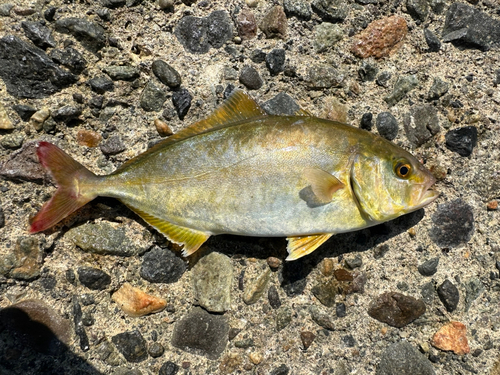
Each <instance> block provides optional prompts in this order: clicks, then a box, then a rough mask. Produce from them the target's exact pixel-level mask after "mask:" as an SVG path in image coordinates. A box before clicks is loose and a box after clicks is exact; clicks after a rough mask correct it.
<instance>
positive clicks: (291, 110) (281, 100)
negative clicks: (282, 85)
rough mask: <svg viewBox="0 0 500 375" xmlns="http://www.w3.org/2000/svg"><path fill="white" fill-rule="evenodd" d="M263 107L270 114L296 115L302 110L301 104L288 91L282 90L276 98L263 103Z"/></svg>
mask: <svg viewBox="0 0 500 375" xmlns="http://www.w3.org/2000/svg"><path fill="white" fill-rule="evenodd" d="M262 109H263V110H264V111H266V112H267V113H268V114H270V115H281V116H283V115H288V116H291V115H294V114H296V113H297V111H299V110H300V107H299V105H298V104H297V103H296V102H295V100H293V98H292V97H291V96H290V95H288V94H287V93H284V92H280V93H279V94H278V95H276V96H275V97H274V98H272V99H270V100H268V101H267V102H265V103H264V104H262Z"/></svg>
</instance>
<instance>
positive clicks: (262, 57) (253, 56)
mask: <svg viewBox="0 0 500 375" xmlns="http://www.w3.org/2000/svg"><path fill="white" fill-rule="evenodd" d="M250 60H252V61H253V62H254V63H256V64H260V63H261V62H264V61H266V53H265V52H264V51H262V50H260V49H258V48H257V49H254V50H252V52H250ZM499 72H500V70H499ZM499 76H500V73H499ZM499 83H500V79H499Z"/></svg>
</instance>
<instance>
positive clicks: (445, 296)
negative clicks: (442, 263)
mask: <svg viewBox="0 0 500 375" xmlns="http://www.w3.org/2000/svg"><path fill="white" fill-rule="evenodd" d="M437 293H438V296H439V299H440V300H441V302H442V303H443V305H444V307H446V310H447V311H448V312H453V311H455V310H456V308H457V306H458V302H459V301H460V293H459V291H458V288H457V287H456V286H455V285H453V284H452V282H451V281H450V280H448V279H446V280H445V281H444V282H443V283H442V284H441V285H440V286H438V288H437Z"/></svg>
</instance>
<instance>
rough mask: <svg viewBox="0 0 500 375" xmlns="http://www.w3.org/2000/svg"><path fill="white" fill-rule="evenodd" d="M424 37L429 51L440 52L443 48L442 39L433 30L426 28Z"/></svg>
mask: <svg viewBox="0 0 500 375" xmlns="http://www.w3.org/2000/svg"><path fill="white" fill-rule="evenodd" d="M424 38H425V42H426V43H427V46H428V47H429V48H428V49H427V52H438V51H439V50H440V49H441V41H440V40H439V38H438V37H437V36H436V34H434V33H433V32H432V31H431V30H429V29H424Z"/></svg>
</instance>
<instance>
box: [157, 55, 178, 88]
mask: <svg viewBox="0 0 500 375" xmlns="http://www.w3.org/2000/svg"><path fill="white" fill-rule="evenodd" d="M151 68H152V70H153V73H154V75H155V76H156V77H157V78H158V79H159V80H160V81H161V82H162V83H164V84H165V85H167V86H168V87H170V88H176V87H179V86H180V85H181V83H182V80H181V75H180V74H179V73H178V72H177V70H175V69H174V68H172V67H171V66H170V65H169V64H167V63H166V62H165V61H163V60H155V61H153V65H152V67H151Z"/></svg>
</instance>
